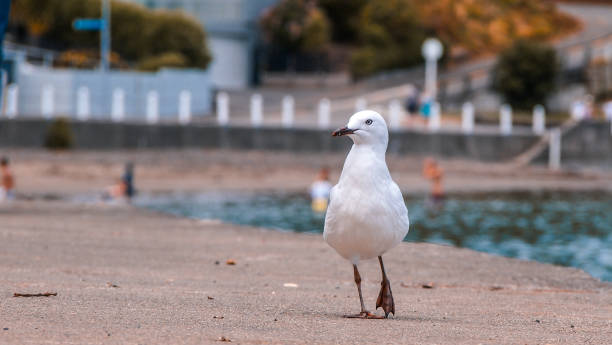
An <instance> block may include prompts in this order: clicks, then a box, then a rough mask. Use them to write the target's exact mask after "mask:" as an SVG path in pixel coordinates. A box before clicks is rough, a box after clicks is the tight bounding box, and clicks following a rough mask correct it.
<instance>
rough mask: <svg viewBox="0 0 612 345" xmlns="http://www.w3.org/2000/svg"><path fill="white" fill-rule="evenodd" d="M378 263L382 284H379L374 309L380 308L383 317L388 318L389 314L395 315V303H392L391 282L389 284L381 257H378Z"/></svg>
mask: <svg viewBox="0 0 612 345" xmlns="http://www.w3.org/2000/svg"><path fill="white" fill-rule="evenodd" d="M378 262H380V270H381V271H382V282H381V283H380V285H381V286H380V292H379V293H378V299H377V300H376V309H378V308H380V307H382V308H383V310H384V311H385V317H387V316H389V313H392V314H393V315H395V303H393V294H392V293H391V282H389V278H387V273H386V272H385V265H384V264H383V260H382V256H379V257H378Z"/></svg>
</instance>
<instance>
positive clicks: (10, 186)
mask: <svg viewBox="0 0 612 345" xmlns="http://www.w3.org/2000/svg"><path fill="white" fill-rule="evenodd" d="M0 178H1V179H2V185H0V201H3V200H12V199H14V198H15V194H14V189H15V179H14V178H13V173H11V169H10V167H9V160H8V158H6V157H2V159H0Z"/></svg>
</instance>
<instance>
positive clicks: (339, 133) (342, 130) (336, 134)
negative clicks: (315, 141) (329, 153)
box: [332, 127, 355, 137]
mask: <svg viewBox="0 0 612 345" xmlns="http://www.w3.org/2000/svg"><path fill="white" fill-rule="evenodd" d="M353 133H355V130H354V129H350V128H348V127H342V128H338V129H336V130H335V131H334V132H333V133H332V137H340V136H343V135H347V134H353Z"/></svg>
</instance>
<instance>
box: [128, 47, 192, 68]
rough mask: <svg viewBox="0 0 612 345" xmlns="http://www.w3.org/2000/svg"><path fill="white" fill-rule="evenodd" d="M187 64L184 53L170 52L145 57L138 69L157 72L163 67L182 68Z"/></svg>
mask: <svg viewBox="0 0 612 345" xmlns="http://www.w3.org/2000/svg"><path fill="white" fill-rule="evenodd" d="M186 65H187V59H186V58H185V57H184V56H183V54H180V53H175V52H170V53H163V54H161V55H158V56H152V57H148V58H144V59H143V60H142V61H140V62H139V63H138V67H137V68H138V70H141V71H150V72H155V71H157V70H159V69H160V68H163V67H172V68H182V67H185V66H186Z"/></svg>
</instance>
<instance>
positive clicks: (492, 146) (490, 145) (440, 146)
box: [0, 119, 537, 161]
mask: <svg viewBox="0 0 612 345" xmlns="http://www.w3.org/2000/svg"><path fill="white" fill-rule="evenodd" d="M50 124H51V121H47V120H42V119H15V120H7V119H2V120H0V147H15V148H17V147H18V148H41V147H43V146H44V139H45V136H46V132H47V128H48V127H49V126H50ZM71 127H72V132H73V136H74V146H75V148H76V149H100V150H107V149H136V148H197V147H201V148H226V149H237V150H250V149H255V150H283V151H294V152H300V151H302V152H303V151H309V152H333V151H336V152H343V151H348V149H349V148H350V145H351V142H350V140H349V139H348V138H334V137H332V136H331V130H318V129H299V128H296V129H283V128H272V127H262V128H251V127H219V126H213V125H188V126H181V125H174V124H158V125H154V126H153V125H146V124H140V123H139V124H136V123H113V122H96V121H88V122H78V121H75V122H71ZM536 141H537V137H536V136H534V135H511V136H502V135H496V134H474V135H464V134H461V133H443V132H441V133H436V134H429V133H422V132H413V131H397V132H395V131H394V132H392V133H391V136H390V140H389V150H388V152H390V153H398V154H420V155H435V156H440V157H457V158H468V159H475V160H484V161H503V160H508V159H511V158H513V157H515V156H516V155H518V154H520V153H521V152H524V151H525V150H527V149H528V148H529V147H531V146H532V145H533V144H534V143H535V142H536Z"/></svg>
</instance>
